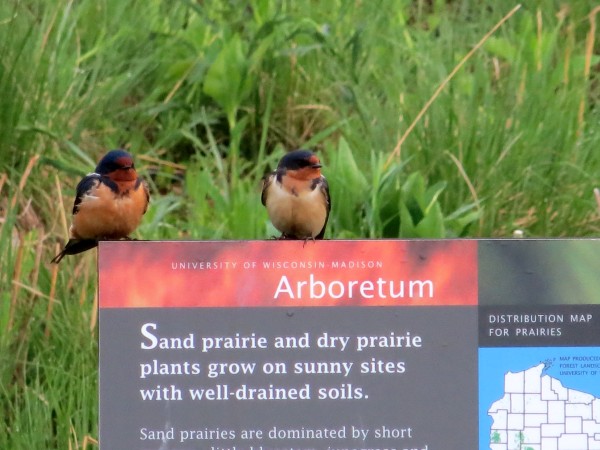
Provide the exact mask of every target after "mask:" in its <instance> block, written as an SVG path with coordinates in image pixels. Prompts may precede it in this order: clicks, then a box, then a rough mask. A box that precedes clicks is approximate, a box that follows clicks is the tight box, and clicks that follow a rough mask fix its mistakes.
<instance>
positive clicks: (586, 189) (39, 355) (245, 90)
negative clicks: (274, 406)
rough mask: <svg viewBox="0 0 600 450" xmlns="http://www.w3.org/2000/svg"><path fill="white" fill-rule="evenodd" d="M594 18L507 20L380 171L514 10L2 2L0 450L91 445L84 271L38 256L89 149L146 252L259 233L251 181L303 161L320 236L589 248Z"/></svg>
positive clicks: (579, 10) (87, 162) (530, 12)
mask: <svg viewBox="0 0 600 450" xmlns="http://www.w3.org/2000/svg"><path fill="white" fill-rule="evenodd" d="M594 6H595V4H594V2H592V1H579V2H572V4H569V6H568V7H567V6H563V4H562V3H561V2H558V1H554V2H552V1H545V2H536V1H526V2H524V3H523V5H522V8H521V9H520V10H519V11H518V12H517V13H515V14H514V15H513V16H512V17H511V18H510V19H509V20H508V21H507V22H506V23H505V24H504V25H503V26H502V27H501V28H500V29H499V30H498V31H497V32H496V33H494V35H493V36H492V37H491V38H490V39H488V40H487V41H486V42H485V43H484V45H483V47H482V48H481V49H480V50H479V51H477V52H475V53H474V54H473V56H472V57H470V58H469V59H468V60H467V62H466V63H465V65H464V66H463V67H462V68H461V69H460V70H459V71H458V72H457V73H456V75H455V76H454V77H453V78H451V79H450V80H448V83H447V85H446V86H445V88H444V89H443V90H442V91H441V93H440V94H439V95H438V96H437V97H436V98H435V100H434V101H433V103H432V104H431V106H430V107H429V108H428V109H427V110H426V111H425V113H424V115H423V117H422V118H421V119H420V120H418V121H417V122H416V125H415V127H414V129H413V130H412V131H411V132H410V133H409V134H407V135H406V139H405V140H403V141H402V145H401V147H400V148H399V151H398V152H397V154H395V156H394V157H391V155H393V152H394V149H395V148H396V147H397V144H398V142H399V141H400V139H401V138H402V137H403V136H404V134H405V132H406V131H407V130H408V129H409V126H410V125H411V123H412V122H413V121H414V120H415V118H417V117H418V115H419V114H420V112H421V111H422V109H423V107H424V106H425V105H426V103H427V102H428V100H429V99H430V98H431V97H432V95H433V93H434V92H435V91H436V89H437V88H438V86H440V84H441V83H442V82H443V81H444V80H445V79H446V78H447V77H448V75H449V74H450V73H451V72H452V70H453V69H454V68H455V67H456V66H457V64H458V63H459V62H460V60H461V59H462V58H463V57H464V56H465V55H466V54H467V53H468V52H469V51H470V50H471V49H472V48H473V46H474V45H475V44H476V43H477V42H478V41H479V40H480V39H482V37H483V36H484V35H485V34H486V33H487V32H488V31H489V30H490V29H491V28H492V27H493V26H494V25H495V24H496V23H498V22H499V21H500V19H501V18H502V17H503V16H504V15H505V14H507V13H508V11H509V9H510V8H511V7H512V6H508V5H505V4H504V3H503V2H495V1H491V0H479V1H475V0H472V1H468V0H459V1H453V2H445V1H440V0H435V1H424V0H423V1H408V0H387V1H385V0H384V1H383V2H365V1H363V2H359V1H345V0H337V1H335V0H334V1H329V2H315V1H310V0H294V1H291V0H289V1H267V0H254V1H250V2H247V4H245V6H243V7H242V6H240V2H237V1H233V0H230V1H223V0H220V1H205V2H195V1H187V0H179V1H171V2H163V1H159V0H148V1H144V2H122V1H118V0H101V1H91V0H79V1H72V0H50V1H43V0H8V1H4V2H0V92H2V95H1V96H0V124H1V131H2V132H1V133H0V208H1V210H0V219H1V222H0V300H1V303H0V412H1V413H2V414H3V417H4V421H3V422H2V423H1V424H0V448H3V449H4V448H6V449H13V448H14V449H20V448H32V449H37V448H40V449H41V448H44V449H50V448H57V449H58V448H61V449H63V448H82V447H83V445H84V442H85V443H86V444H87V446H88V447H94V446H95V444H94V443H93V442H94V439H96V438H97V436H98V429H97V406H98V405H97V394H96V393H97V385H96V384H97V360H96V354H97V331H96V322H95V308H96V306H95V304H94V298H95V285H96V272H95V260H94V255H93V254H89V255H83V256H81V257H72V258H67V259H66V260H65V261H64V262H63V263H62V264H61V266H60V268H59V270H58V271H57V272H55V269H56V268H55V267H54V266H51V265H50V264H49V263H48V262H49V260H50V259H51V257H52V256H53V255H54V254H55V252H56V251H57V246H58V243H59V242H62V241H64V239H65V238H66V237H67V227H68V224H69V220H70V219H69V214H70V209H71V205H72V199H73V194H74V187H75V184H76V182H77V180H78V178H79V177H80V176H81V175H82V174H84V173H87V172H89V171H90V170H91V169H93V167H94V165H95V162H96V161H97V160H98V158H99V157H100V156H101V155H102V153H103V152H105V151H106V150H107V149H110V148H115V147H126V148H128V149H130V150H131V151H132V152H133V153H134V154H135V155H136V157H137V162H138V166H139V167H141V172H142V174H143V175H144V176H145V177H146V178H148V179H149V180H150V183H151V185H152V203H151V207H150V209H149V211H148V213H147V216H146V217H145V219H144V223H143V225H142V226H141V227H140V228H139V230H138V232H137V237H139V238H143V239H181V238H192V239H262V238H267V237H269V236H271V235H272V234H273V233H274V232H273V229H272V227H271V226H270V225H269V223H268V220H267V216H266V212H265V210H264V208H263V207H262V205H261V204H260V180H261V177H262V176H263V175H264V173H265V172H266V171H268V170H270V169H272V168H273V167H274V166H275V165H276V163H277V160H278V159H279V158H280V157H281V155H282V154H283V153H284V152H285V151H286V150H290V149H293V148H297V147H309V148H313V149H315V150H317V151H318V152H319V155H320V156H321V158H322V160H323V162H324V170H323V171H324V173H325V175H326V176H327V178H328V180H329V182H330V185H331V192H332V199H333V209H332V214H331V219H330V222H329V223H330V225H329V228H328V232H327V235H326V236H327V237H328V238H378V237H389V238H397V237H453V236H468V237H507V236H511V235H512V233H513V231H514V230H515V229H521V230H523V231H524V233H525V235H526V236H532V237H560V236H571V237H585V236H598V234H599V232H600V221H599V219H598V211H597V207H596V205H595V201H594V197H593V194H592V189H593V188H594V187H596V186H598V184H600V181H599V175H600V152H599V151H598V148H599V147H600V113H599V110H598V107H597V105H598V100H599V98H600V91H599V88H598V86H599V83H598V81H599V76H598V62H599V58H598V56H597V54H598V48H599V45H600V44H599V43H598V42H593V43H594V44H595V47H594V51H593V52H591V51H589V50H588V48H587V47H586V38H587V35H588V32H589V30H590V26H591V24H590V20H589V18H588V14H589V13H590V11H591V10H592V9H593V7H594ZM588 67H589V69H588ZM92 253H93V252H92ZM49 305H51V306H52V308H51V309H50V308H49Z"/></svg>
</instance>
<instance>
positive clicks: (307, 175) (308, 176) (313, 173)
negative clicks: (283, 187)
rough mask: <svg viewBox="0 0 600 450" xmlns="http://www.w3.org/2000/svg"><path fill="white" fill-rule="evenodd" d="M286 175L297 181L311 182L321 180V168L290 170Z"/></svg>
mask: <svg viewBox="0 0 600 450" xmlns="http://www.w3.org/2000/svg"><path fill="white" fill-rule="evenodd" d="M286 175H288V176H289V177H291V178H294V179H296V180H300V181H309V180H314V179H315V178H319V177H320V176H321V168H320V167H303V168H302V169H296V170H288V171H287V172H286Z"/></svg>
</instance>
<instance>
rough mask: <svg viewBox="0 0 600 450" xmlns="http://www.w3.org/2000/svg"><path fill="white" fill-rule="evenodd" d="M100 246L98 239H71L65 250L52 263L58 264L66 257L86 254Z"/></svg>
mask: <svg viewBox="0 0 600 450" xmlns="http://www.w3.org/2000/svg"><path fill="white" fill-rule="evenodd" d="M97 245H98V240H97V239H69V242H67V245H65V248H63V249H62V251H61V252H60V253H59V254H58V255H56V256H55V257H54V258H52V263H54V264H58V263H59V262H60V260H61V259H63V258H64V257H65V255H76V254H77V253H81V252H85V251H86V250H89V249H91V248H94V247H96V246H97Z"/></svg>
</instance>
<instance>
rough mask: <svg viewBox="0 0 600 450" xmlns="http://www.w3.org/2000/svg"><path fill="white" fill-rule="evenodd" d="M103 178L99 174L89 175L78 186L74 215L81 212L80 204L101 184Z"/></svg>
mask: <svg viewBox="0 0 600 450" xmlns="http://www.w3.org/2000/svg"><path fill="white" fill-rule="evenodd" d="M101 178H102V176H101V175H99V174H97V173H89V174H87V175H86V176H85V177H83V178H82V179H81V181H80V182H79V183H78V184H77V189H76V194H75V202H74V203H73V214H74V215H75V214H77V213H78V212H79V204H80V203H81V200H82V199H83V197H84V196H85V195H88V194H89V193H90V191H91V190H92V189H94V188H95V187H97V186H98V185H99V184H100V180H101Z"/></svg>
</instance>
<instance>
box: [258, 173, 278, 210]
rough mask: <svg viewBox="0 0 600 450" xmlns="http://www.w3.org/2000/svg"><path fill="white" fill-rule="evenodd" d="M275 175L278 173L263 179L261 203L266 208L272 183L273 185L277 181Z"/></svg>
mask: <svg viewBox="0 0 600 450" xmlns="http://www.w3.org/2000/svg"><path fill="white" fill-rule="evenodd" d="M275 175H276V172H272V173H270V174H269V175H267V176H266V177H264V178H263V186H262V193H261V195H260V201H261V202H262V204H263V205H264V206H267V190H268V189H269V186H271V183H273V181H274V180H275Z"/></svg>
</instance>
